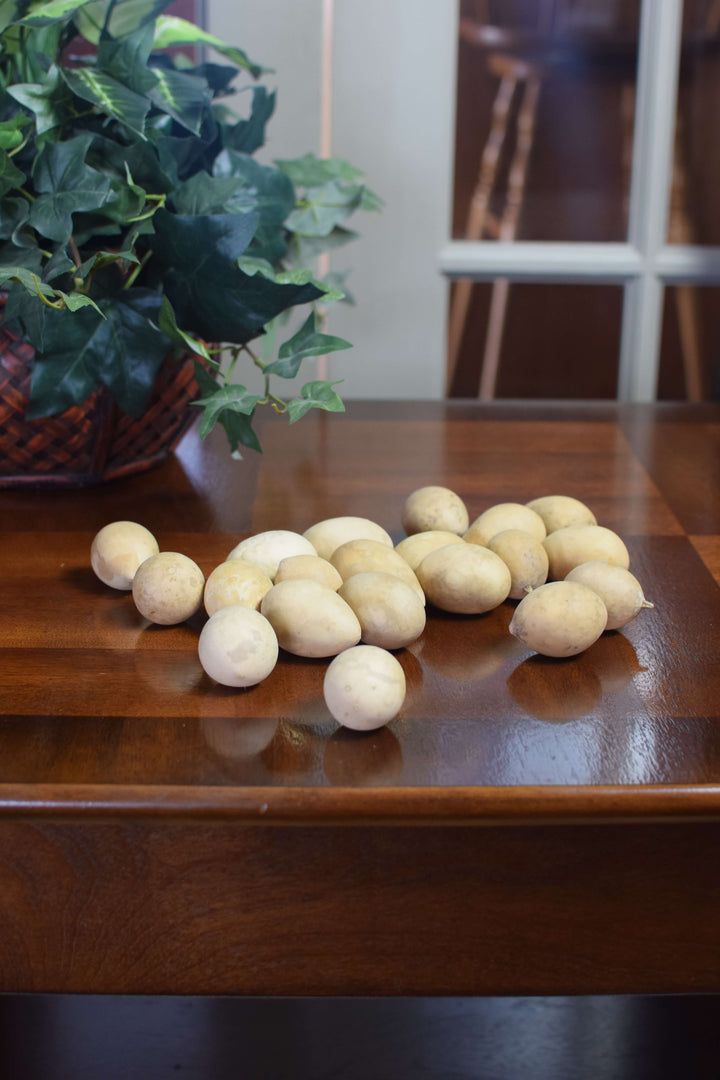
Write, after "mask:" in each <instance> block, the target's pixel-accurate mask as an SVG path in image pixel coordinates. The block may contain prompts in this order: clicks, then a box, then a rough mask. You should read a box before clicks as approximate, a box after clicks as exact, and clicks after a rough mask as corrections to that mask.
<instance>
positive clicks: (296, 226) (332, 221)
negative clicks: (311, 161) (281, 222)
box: [286, 180, 364, 236]
mask: <svg viewBox="0 0 720 1080" xmlns="http://www.w3.org/2000/svg"><path fill="white" fill-rule="evenodd" d="M363 191H364V188H363V187H361V186H359V185H351V186H347V187H346V186H343V185H342V184H341V183H340V182H339V181H337V180H331V181H330V182H329V183H327V184H325V185H324V186H323V187H320V188H310V189H309V190H308V192H307V194H306V196H305V198H304V199H302V200H301V201H300V204H299V205H298V208H297V209H296V210H294V211H293V213H292V214H291V215H290V217H289V218H288V220H287V222H286V224H287V227H288V229H290V230H292V232H296V233H300V234H301V235H303V236H328V235H329V233H331V232H332V231H333V229H334V228H335V226H336V225H339V223H340V222H341V221H344V219H345V218H347V217H350V215H351V214H352V213H353V211H354V210H356V209H357V208H358V206H359V205H360V202H361V200H362V196H363Z"/></svg>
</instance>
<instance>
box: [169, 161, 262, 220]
mask: <svg viewBox="0 0 720 1080" xmlns="http://www.w3.org/2000/svg"><path fill="white" fill-rule="evenodd" d="M242 188H243V183H242V181H241V180H238V179H236V178H235V177H232V176H210V175H209V173H206V172H198V173H195V175H194V176H191V177H190V178H189V179H188V180H183V181H181V182H180V184H178V186H177V187H176V189H175V191H173V194H172V205H173V210H174V211H175V212H176V213H177V214H188V215H192V216H195V217H197V216H199V215H201V214H223V213H228V211H229V204H230V203H232V202H233V201H234V197H235V196H236V195H237V194H238V192H240V191H241V190H242ZM247 202H248V205H247V206H245V207H243V209H246V210H252V209H253V206H252V204H251V200H249V199H248V200H247Z"/></svg>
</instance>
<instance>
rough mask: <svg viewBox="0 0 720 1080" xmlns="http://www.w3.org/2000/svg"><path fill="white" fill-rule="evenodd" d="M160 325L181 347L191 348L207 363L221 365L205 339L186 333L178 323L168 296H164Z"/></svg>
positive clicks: (215, 365) (183, 348)
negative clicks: (211, 353) (208, 348)
mask: <svg viewBox="0 0 720 1080" xmlns="http://www.w3.org/2000/svg"><path fill="white" fill-rule="evenodd" d="M158 325H159V327H160V329H161V330H162V332H163V333H164V334H166V335H167V336H168V337H169V338H170V340H171V341H172V342H173V343H174V344H175V345H177V346H178V347H179V348H180V349H182V350H188V349H189V351H190V352H193V353H197V355H198V356H202V358H203V360H205V361H206V362H207V363H209V364H212V365H213V366H214V367H219V364H218V362H217V360H215V359H214V358H213V357H212V356H210V353H209V352H208V350H207V346H206V345H205V342H204V341H200V339H199V338H194V337H192V335H190V334H186V333H185V331H184V330H181V329H180V327H179V326H178V324H177V319H176V318H175V312H174V311H173V307H172V304H171V303H170V301H169V300H168V298H167V296H163V298H162V304H161V306H160V316H159V319H158Z"/></svg>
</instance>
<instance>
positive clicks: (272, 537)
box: [226, 529, 317, 579]
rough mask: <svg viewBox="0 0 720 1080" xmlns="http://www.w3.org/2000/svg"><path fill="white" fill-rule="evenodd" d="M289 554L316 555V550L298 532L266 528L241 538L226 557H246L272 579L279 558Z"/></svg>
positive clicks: (284, 557) (275, 572)
mask: <svg viewBox="0 0 720 1080" xmlns="http://www.w3.org/2000/svg"><path fill="white" fill-rule="evenodd" d="M289 555H317V552H316V551H315V548H314V547H313V546H312V544H311V543H310V541H309V540H306V539H305V537H304V536H301V535H300V533H297V532H292V530H290V529H268V530H267V531H266V532H260V533H255V534H254V535H253V536H247V537H246V538H245V539H244V540H241V541H240V543H239V544H236V545H235V547H234V548H233V549H232V551H231V552H230V554H229V555H228V556H227V559H238V558H241V559H247V561H248V562H251V563H255V565H256V566H259V567H260V569H261V570H262V571H264V573H266V574H267V576H268V577H269V578H271V579H274V578H275V575H276V574H277V568H278V565H279V563H280V560H281V559H286V558H287V557H288V556H289ZM226 561H227V560H226Z"/></svg>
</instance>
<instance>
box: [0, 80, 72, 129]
mask: <svg viewBox="0 0 720 1080" xmlns="http://www.w3.org/2000/svg"><path fill="white" fill-rule="evenodd" d="M7 92H8V94H10V96H11V97H13V98H15V100H16V101H17V102H19V104H20V105H24V106H25V108H26V109H29V110H30V112H31V113H33V114H34V115H35V129H36V131H37V134H38V135H46V134H47V132H49V131H52V130H53V128H56V127H58V125H59V124H60V123H61V122H62V118H63V114H62V107H61V106H62V87H61V80H60V70H59V68H58V67H56V65H55V64H53V65H52V66H51V67H50V69H49V71H48V73H47V76H46V77H45V81H44V82H42V83H15V85H14V86H8V88H7ZM68 96H69V95H68Z"/></svg>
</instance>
